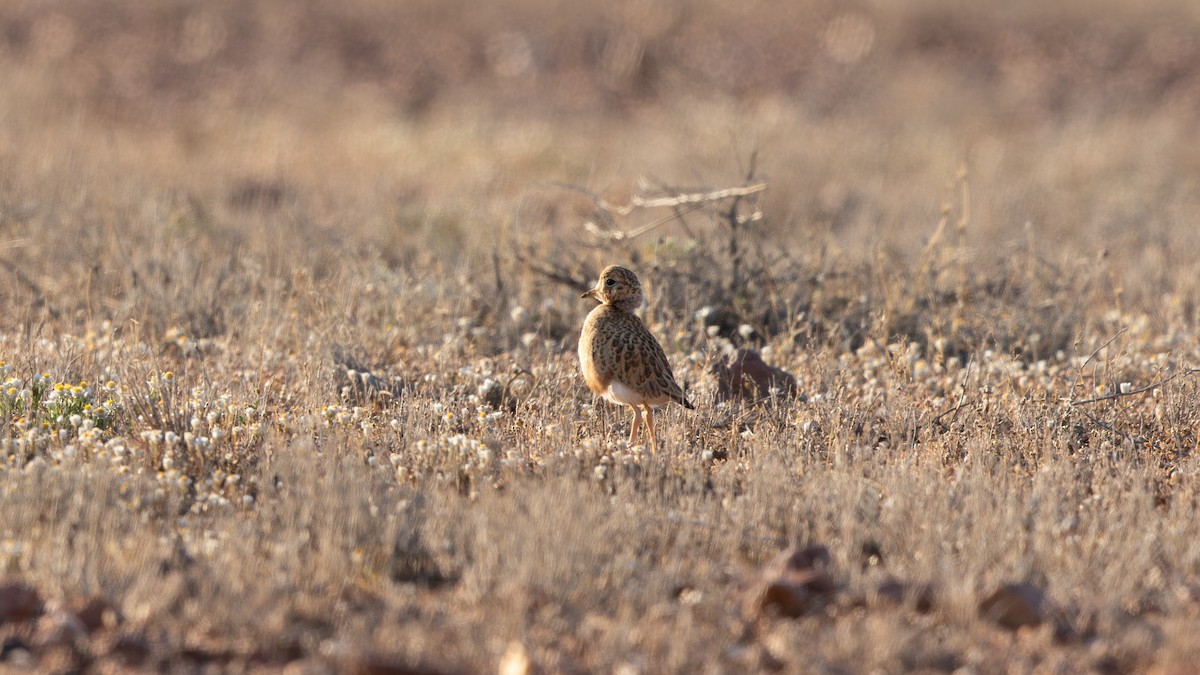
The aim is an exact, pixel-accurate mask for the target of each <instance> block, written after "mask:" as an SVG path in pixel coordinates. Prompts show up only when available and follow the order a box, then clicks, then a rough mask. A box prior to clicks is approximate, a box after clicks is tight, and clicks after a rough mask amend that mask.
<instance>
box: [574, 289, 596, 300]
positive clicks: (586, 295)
mask: <svg viewBox="0 0 1200 675" xmlns="http://www.w3.org/2000/svg"><path fill="white" fill-rule="evenodd" d="M599 292H600V289H599V288H593V289H592V290H590V291H588V292H587V293H584V294H583V295H581V296H579V297H581V298H595V297H596V294H598V293H599Z"/></svg>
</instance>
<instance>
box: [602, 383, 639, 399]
mask: <svg viewBox="0 0 1200 675" xmlns="http://www.w3.org/2000/svg"><path fill="white" fill-rule="evenodd" d="M604 398H606V399H608V400H610V401H612V402H613V403H619V404H621V405H641V404H643V403H645V402H646V397H645V396H642V395H641V394H639V393H637V392H635V391H634V390H632V389H630V388H629V387H626V386H625V385H623V384H621V383H620V382H617V381H616V380H613V381H612V382H611V383H609V385H608V389H607V390H606V391H605V392H604Z"/></svg>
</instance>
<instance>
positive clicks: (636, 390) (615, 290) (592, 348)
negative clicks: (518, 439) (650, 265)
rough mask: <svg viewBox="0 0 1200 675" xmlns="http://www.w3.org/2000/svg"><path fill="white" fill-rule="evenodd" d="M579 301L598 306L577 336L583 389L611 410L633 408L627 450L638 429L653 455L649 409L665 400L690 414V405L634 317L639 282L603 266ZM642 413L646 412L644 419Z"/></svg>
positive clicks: (651, 337) (663, 357)
mask: <svg viewBox="0 0 1200 675" xmlns="http://www.w3.org/2000/svg"><path fill="white" fill-rule="evenodd" d="M579 297H581V298H592V299H594V300H596V301H598V302H599V303H600V304H599V305H598V306H597V307H595V308H594V309H593V310H592V311H591V312H590V313H589V314H588V316H587V319H586V320H584V322H583V332H582V333H580V336H579V369H580V370H581V371H582V372H583V377H584V379H585V380H586V381H587V385H588V388H589V389H591V390H592V393H594V394H596V395H598V396H603V397H604V398H606V399H608V400H609V401H612V402H613V403H616V404H617V405H627V406H629V407H630V408H631V409H633V423H632V427H631V428H630V430H629V445H630V446H632V445H633V442H634V440H635V439H636V438H637V434H638V430H639V428H640V427H641V426H642V425H643V424H644V425H645V428H646V432H647V433H648V434H649V435H650V451H651V452H652V453H653V452H658V441H657V440H656V439H655V437H654V406H659V405H664V404H667V403H670V402H671V401H674V402H676V403H678V404H680V405H682V406H683V407H685V408H687V409H688V410H695V408H696V406H694V405H692V403H691V401H689V400H688V398H687V394H685V393H684V391H683V387H681V386H679V383H678V382H676V381H675V374H674V373H672V372H671V364H670V362H668V361H667V354H666V352H664V351H663V348H662V345H661V344H659V342H658V340H657V339H655V337H654V334H653V333H651V332H650V329H649V328H647V327H646V324H645V323H643V322H642V320H641V318H639V317H638V315H637V314H634V311H636V310H637V309H638V308H640V307H641V306H642V304H643V303H644V302H645V301H646V297H645V295H644V294H643V293H642V282H641V281H640V280H639V279H638V277H637V275H636V274H634V273H633V271H632V270H629V269H626V268H624V267H621V266H619V265H609V266H608V267H606V268H604V271H603V272H601V273H600V278H599V279H598V280H597V281H596V287H595V288H592V289H591V290H589V291H587V292H586V293H584V294H583V295H581V296H579ZM639 406H640V408H639ZM642 410H645V412H646V415H645V419H643V418H642Z"/></svg>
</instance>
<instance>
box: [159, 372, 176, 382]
mask: <svg viewBox="0 0 1200 675" xmlns="http://www.w3.org/2000/svg"><path fill="white" fill-rule="evenodd" d="M162 379H164V380H166V381H167V382H170V381H171V380H173V379H175V373H173V372H171V371H169V370H168V371H167V372H165V373H163V374H162Z"/></svg>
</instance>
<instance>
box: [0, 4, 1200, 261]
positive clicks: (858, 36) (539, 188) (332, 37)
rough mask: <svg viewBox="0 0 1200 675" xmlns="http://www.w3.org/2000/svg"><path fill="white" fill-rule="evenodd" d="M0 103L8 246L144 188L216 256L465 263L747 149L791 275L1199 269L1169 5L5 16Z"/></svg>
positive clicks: (1180, 31) (250, 7)
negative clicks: (348, 254) (18, 230)
mask: <svg viewBox="0 0 1200 675" xmlns="http://www.w3.org/2000/svg"><path fill="white" fill-rule="evenodd" d="M0 90H2V91H3V92H4V93H5V95H4V96H3V97H0V209H2V210H0V217H3V218H5V219H6V222H7V223H8V225H9V226H13V225H14V224H15V223H29V222H35V221H39V220H40V222H42V223H43V224H52V221H54V220H70V219H71V218H72V217H71V216H68V215H66V214H65V213H61V212H60V213H59V214H58V215H57V216H51V215H50V214H49V212H48V208H49V202H55V203H58V204H60V205H62V204H68V203H76V204H80V205H82V204H85V203H86V204H87V212H88V213H90V214H91V216H89V217H91V218H95V219H96V220H97V222H100V223H107V224H111V225H113V226H116V225H117V224H119V222H120V221H122V220H125V221H128V220H130V218H129V212H131V211H133V212H136V211H138V210H139V209H143V208H145V204H146V200H145V198H146V196H147V192H148V191H153V190H165V191H167V193H168V194H169V195H170V196H171V197H170V200H168V201H170V202H171V203H174V204H175V205H176V207H177V210H178V212H177V213H176V215H179V217H180V218H182V219H183V220H187V221H189V222H199V223H204V224H205V227H210V228H216V231H219V232H220V235H221V236H222V237H228V238H231V239H238V240H242V241H251V242H252V240H253V239H254V237H255V236H256V235H255V232H256V231H258V230H259V229H261V228H259V227H258V224H261V218H263V217H264V214H269V215H268V216H266V217H267V218H268V220H269V224H270V227H268V228H266V230H265V232H269V233H270V234H269V236H270V237H272V238H276V237H277V235H278V234H279V233H280V232H284V233H285V234H288V235H289V236H291V237H292V239H291V241H292V242H294V243H298V242H307V241H310V240H311V239H312V237H316V236H324V235H323V234H321V233H324V234H330V233H333V235H332V236H334V238H335V239H338V240H344V241H348V242H349V243H350V244H351V248H353V247H354V246H357V245H359V244H361V245H364V246H368V247H370V248H371V249H372V250H380V251H382V252H383V254H384V255H385V257H387V256H390V257H392V258H394V259H399V258H402V257H403V254H404V251H406V250H409V249H411V248H412V247H414V246H416V247H423V248H425V249H428V250H432V251H434V252H437V253H438V254H439V255H442V256H444V257H449V258H453V259H455V260H464V261H470V259H471V258H472V256H473V255H477V257H478V258H479V260H481V261H486V259H487V258H488V257H489V256H490V255H491V253H492V252H493V251H494V250H498V249H504V248H505V247H506V246H509V245H512V244H513V242H514V241H520V240H522V236H524V237H526V238H532V239H534V240H536V241H543V240H545V237H547V236H557V235H561V240H562V241H572V240H574V239H576V238H586V235H585V232H584V230H583V228H582V224H583V223H584V222H585V221H586V220H588V219H589V218H590V217H591V216H592V215H593V214H592V213H591V209H592V208H593V205H592V204H591V202H590V200H589V199H587V198H586V196H585V195H581V194H579V193H575V192H571V191H568V190H563V189H561V188H559V187H556V185H555V182H562V183H568V184H570V185H575V186H580V187H584V188H586V189H588V190H591V191H594V192H595V193H597V194H600V195H603V196H604V197H606V198H608V199H610V200H611V201H613V202H616V203H621V202H624V201H626V200H627V199H628V198H629V197H630V196H631V195H632V194H633V193H635V192H637V191H638V190H639V180H649V181H651V182H652V183H653V184H657V185H669V186H681V187H683V186H716V187H721V186H727V185H734V184H739V183H741V182H742V181H743V180H744V179H745V177H746V173H747V167H748V165H749V160H750V158H751V156H752V155H753V154H754V153H755V151H757V153H758V155H757V164H756V174H757V175H758V176H760V177H762V178H764V179H766V180H768V181H769V182H770V185H771V191H770V193H769V195H768V197H767V199H766V201H765V205H764V208H765V217H764V219H763V220H762V222H761V223H760V224H759V225H758V226H757V227H758V228H759V229H758V233H759V234H761V235H762V236H767V237H774V236H776V235H780V236H778V238H777V240H778V241H780V242H781V243H782V244H788V245H791V246H794V247H795V248H796V249H797V252H796V253H797V255H802V254H805V253H807V252H811V251H812V250H821V251H825V252H832V253H835V254H838V255H842V256H848V257H849V258H850V259H857V258H861V259H864V260H869V259H870V258H871V257H872V256H874V255H876V253H877V252H878V251H879V250H889V251H895V252H896V253H897V254H899V255H901V256H903V255H915V254H917V253H919V252H920V251H921V249H922V248H923V247H924V246H925V243H926V241H927V240H928V238H929V235H930V233H931V232H932V231H933V230H934V228H935V226H936V223H937V221H938V218H939V214H940V213H941V212H942V211H943V210H945V209H946V208H948V207H951V206H953V208H954V209H956V214H955V216H954V217H955V218H956V219H960V220H961V219H969V235H970V238H969V240H967V241H968V243H969V244H970V245H971V246H972V247H974V248H973V250H975V251H977V252H978V251H988V250H991V249H992V248H994V247H996V246H999V247H1001V249H998V250H999V252H1000V253H1001V254H1003V252H1004V251H1003V250H1002V247H1004V246H1017V245H1019V246H1027V247H1028V246H1032V247H1036V248H1037V249H1039V250H1042V251H1043V252H1045V253H1047V254H1048V255H1051V256H1052V254H1054V253H1055V252H1057V251H1058V250H1059V249H1064V250H1065V252H1066V253H1069V254H1071V255H1078V254H1082V255H1084V256H1085V257H1091V256H1097V255H1102V254H1104V253H1105V252H1107V251H1112V250H1122V251H1125V252H1127V253H1128V254H1129V264H1130V265H1132V266H1134V268H1135V272H1134V273H1133V276H1140V275H1141V274H1143V273H1144V272H1146V271H1148V270H1158V269H1164V268H1165V267H1166V266H1170V265H1174V264H1178V263H1180V262H1181V260H1182V259H1186V258H1190V257H1191V256H1192V254H1193V253H1194V252H1195V242H1194V237H1193V236H1192V234H1191V232H1192V231H1193V230H1195V229H1196V228H1194V227H1193V224H1194V214H1195V213H1196V212H1197V206H1200V204H1198V203H1197V200H1198V199H1200V198H1198V197H1197V195H1200V189H1197V187H1198V186H1197V185H1196V181H1197V176H1200V149H1198V148H1200V144H1197V143H1195V142H1194V140H1195V131H1196V123H1197V111H1198V110H1200V8H1198V7H1197V6H1196V5H1195V4H1194V3H1191V2H1186V1H1185V0H1150V1H1149V2H1137V3H1134V2H1121V1H1118V0H1097V1H1088V2H1084V1H1083V0H1078V1H1068V2H1059V3H1046V2H1036V1H1033V0H1018V1H1016V2H1010V3H1004V5H1003V6H1000V5H995V6H993V5H978V4H975V3H956V2H945V1H939V0H900V1H895V2H871V1H864V2H856V3H844V2H833V1H826V0H809V1H806V2H791V1H781V0H749V1H739V2H723V1H716V0H694V1H688V2H681V1H672V0H665V1H658V0H655V1H651V0H621V1H618V2H611V3H604V4H603V6H597V7H592V8H589V7H584V6H583V5H581V4H580V3H575V2H556V1H554V0H504V1H502V2H492V3H486V4H483V5H481V4H480V3H474V2H465V1H460V0H444V1H443V0H439V1H437V2H426V1H420V0H409V1H405V2H389V1H382V0H348V1H346V2H336V3H335V2H324V1H317V0H212V1H209V2H192V1H184V0H164V1H162V2H154V3H145V2H138V1H136V0H71V1H59V2H44V1H36V2H35V1H15V2H6V3H3V6H0ZM963 176H966V177H967V182H968V183H969V189H970V196H969V205H968V204H967V203H966V202H965V201H964V199H963V196H962V194H961V187H962V185H961V182H962V181H961V178H962V177H963ZM139 205H140V206H139ZM968 206H969V209H968ZM106 211H107V214H106V213H105V212H106ZM122 214H124V215H122ZM189 214H190V215H189ZM658 215H661V214H658ZM650 217H651V216H646V218H650ZM654 217H657V216H654ZM177 220H178V219H177ZM256 223H257V224H256ZM637 224H638V223H630V224H629V225H630V226H631V227H633V226H636V225H637ZM678 234H681V230H680V229H679V228H678V227H677V224H671V225H668V226H665V227H661V228H658V229H656V230H655V231H654V233H653V236H671V235H678ZM693 234H694V232H693ZM479 244H486V245H479ZM68 248H69V247H68ZM58 250H61V249H58ZM30 253H32V251H30ZM1177 256H1178V257H1177ZM813 264H814V265H817V266H819V265H820V263H819V262H814V263H813ZM1120 271H1121V269H1120V266H1118V272H1120Z"/></svg>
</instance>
